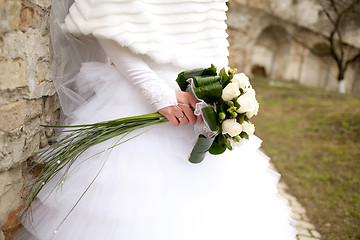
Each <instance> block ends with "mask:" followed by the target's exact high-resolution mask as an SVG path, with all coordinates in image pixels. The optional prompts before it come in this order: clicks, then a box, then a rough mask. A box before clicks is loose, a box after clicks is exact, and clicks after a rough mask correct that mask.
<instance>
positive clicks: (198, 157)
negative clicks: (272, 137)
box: [176, 65, 259, 163]
mask: <svg viewBox="0 0 360 240" xmlns="http://www.w3.org/2000/svg"><path fill="white" fill-rule="evenodd" d="M236 72H237V70H236V69H232V68H229V67H226V68H222V69H221V70H217V69H216V67H215V66H214V65H212V66H211V67H210V68H208V69H198V70H192V71H185V72H182V73H180V74H179V75H178V78H177V79H176V82H177V83H178V85H179V86H180V88H181V90H183V91H188V92H190V93H192V94H193V95H194V96H196V97H197V98H198V100H200V103H198V104H197V109H196V111H195V114H197V115H199V114H201V115H202V116H203V119H204V122H205V125H206V127H205V128H204V129H203V131H200V134H199V137H198V140H197V142H196V144H195V146H194V148H193V150H192V152H191V154H190V157H189V161H190V162H192V163H199V162H201V161H202V160H203V159H204V157H205V154H206V153H207V152H209V153H210V154H221V153H223V152H224V151H225V150H226V149H229V150H232V149H233V147H237V146H240V145H242V144H243V143H244V141H245V140H247V139H249V136H250V135H252V134H253V133H254V131H255V127H254V125H253V124H252V123H251V122H250V121H249V119H250V118H251V117H252V116H254V115H256V114H257V113H258V110H259V103H258V101H257V100H256V98H255V91H254V89H253V88H252V86H251V84H250V81H249V78H248V77H247V76H246V75H245V74H244V73H240V74H237V73H236Z"/></svg>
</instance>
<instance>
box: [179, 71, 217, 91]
mask: <svg viewBox="0 0 360 240" xmlns="http://www.w3.org/2000/svg"><path fill="white" fill-rule="evenodd" d="M196 76H216V67H215V66H214V65H212V64H211V67H209V68H197V69H193V70H188V71H184V72H181V73H179V74H178V77H177V78H176V82H177V84H178V85H179V87H180V89H181V90H182V91H185V90H186V88H187V85H188V84H189V83H188V82H187V80H188V79H189V78H192V77H196Z"/></svg>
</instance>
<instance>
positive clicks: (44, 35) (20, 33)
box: [0, 0, 59, 240]
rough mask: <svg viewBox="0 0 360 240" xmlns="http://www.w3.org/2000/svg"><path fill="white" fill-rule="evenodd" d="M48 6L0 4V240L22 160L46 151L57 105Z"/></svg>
mask: <svg viewBox="0 0 360 240" xmlns="http://www.w3.org/2000/svg"><path fill="white" fill-rule="evenodd" d="M50 5H51V0H22V1H21V0H0V227H1V229H0V240H3V239H6V240H9V239H10V238H11V234H12V232H13V231H12V230H13V229H14V228H16V225H17V220H16V216H17V215H16V213H17V212H18V211H20V209H21V206H22V205H23V200H22V194H23V192H22V188H23V186H24V184H25V183H26V181H27V179H28V178H29V176H28V175H27V174H26V166H27V161H26V160H27V159H28V158H29V157H30V156H31V155H32V153H33V152H34V151H36V150H37V149H39V147H44V146H46V145H47V138H48V137H51V136H52V135H53V133H54V132H53V130H51V129H44V128H43V127H41V126H40V125H42V124H55V123H56V121H57V119H58V117H59V104H58V99H57V97H56V95H55V89H54V86H53V84H52V82H51V76H50V59H51V56H50V36H49V26H48V18H49V10H50Z"/></svg>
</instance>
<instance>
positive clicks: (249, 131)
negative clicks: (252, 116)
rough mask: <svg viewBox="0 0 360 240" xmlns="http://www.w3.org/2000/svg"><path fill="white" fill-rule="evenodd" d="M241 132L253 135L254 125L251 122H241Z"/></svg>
mask: <svg viewBox="0 0 360 240" xmlns="http://www.w3.org/2000/svg"><path fill="white" fill-rule="evenodd" d="M241 126H242V130H243V132H246V133H247V134H248V135H249V136H250V135H253V134H254V132H255V126H254V124H252V123H248V122H246V121H245V122H243V123H242V124H241Z"/></svg>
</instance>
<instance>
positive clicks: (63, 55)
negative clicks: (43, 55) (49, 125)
mask: <svg viewBox="0 0 360 240" xmlns="http://www.w3.org/2000/svg"><path fill="white" fill-rule="evenodd" d="M73 2H74V0H52V5H51V12H50V21H49V24H50V35H51V45H52V53H53V55H52V60H53V61H52V65H51V75H52V79H53V82H54V86H55V88H56V90H57V93H58V96H59V100H60V105H61V110H62V117H61V119H60V124H63V120H64V119H65V118H66V116H68V115H70V114H71V112H73V110H74V109H76V108H77V107H79V106H80V105H81V104H83V103H85V101H86V100H87V99H88V98H89V97H90V96H91V92H90V93H89V92H86V93H84V92H81V89H79V87H78V86H76V84H75V83H76V76H77V74H78V73H79V71H80V68H81V65H82V63H84V62H93V61H96V62H103V63H105V62H108V58H107V56H106V54H105V52H104V51H103V50H102V48H101V47H100V45H99V43H98V41H97V40H96V38H95V37H93V36H73V35H72V34H70V33H69V32H67V31H66V30H65V29H64V27H63V23H64V19H65V17H66V16H67V14H68V12H69V8H70V6H71V5H72V3H73Z"/></svg>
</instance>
